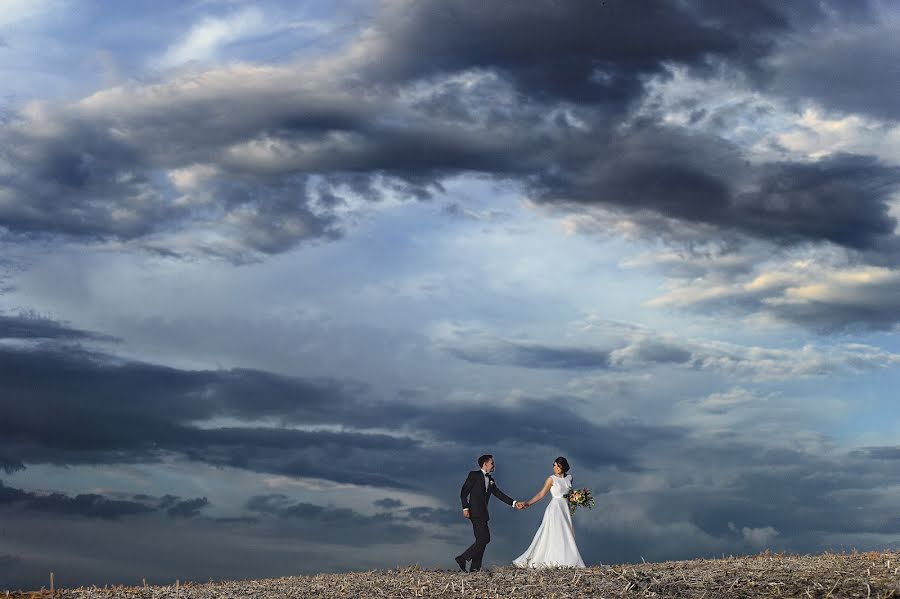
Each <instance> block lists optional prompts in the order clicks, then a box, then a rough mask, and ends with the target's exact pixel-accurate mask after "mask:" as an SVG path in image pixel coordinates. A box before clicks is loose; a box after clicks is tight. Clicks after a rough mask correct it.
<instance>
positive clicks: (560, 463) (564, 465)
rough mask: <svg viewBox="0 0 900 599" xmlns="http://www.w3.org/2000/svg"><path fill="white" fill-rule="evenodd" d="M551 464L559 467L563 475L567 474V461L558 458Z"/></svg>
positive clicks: (560, 457)
mask: <svg viewBox="0 0 900 599" xmlns="http://www.w3.org/2000/svg"><path fill="white" fill-rule="evenodd" d="M553 462H554V463H555V464H557V465H558V466H559V467H560V469H561V470H562V471H563V474H564V475H565V474H568V473H569V460H567V459H566V458H564V457H562V456H559V457H558V458H556V459H555V460H553Z"/></svg>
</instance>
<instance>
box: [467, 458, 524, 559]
mask: <svg viewBox="0 0 900 599" xmlns="http://www.w3.org/2000/svg"><path fill="white" fill-rule="evenodd" d="M487 481H488V485H487V487H485V475H484V473H483V472H482V471H481V470H473V471H472V472H469V476H468V477H467V478H466V482H464V483H463V486H462V490H461V491H460V492H459V498H460V500H461V501H462V506H463V509H468V510H469V519H470V520H471V521H472V530H473V532H474V533H475V542H474V543H472V545H471V546H470V547H469V548H468V549H466V550H465V551H464V552H463V554H462V555H461V556H460V557H462V558H463V559H464V560H466V561H471V562H472V566H471V568H470V570H480V569H481V559H482V558H483V557H484V549H485V547H487V544H488V543H490V542H491V530H490V529H489V528H488V520H490V519H491V516H490V514H489V513H488V502H489V501H490V500H491V495H496V496H497V498H498V499H499V500H500V501H502V502H504V503H505V504H506V505H509V506H512V504H513V500H512V498H511V497H510V496H509V495H507V494H506V493H504V492H503V491H501V490H500V489H498V488H497V485H496V484H495V483H494V478H493V477H492V476H491V475H490V474H488V475H487Z"/></svg>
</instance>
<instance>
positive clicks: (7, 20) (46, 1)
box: [0, 0, 64, 29]
mask: <svg viewBox="0 0 900 599" xmlns="http://www.w3.org/2000/svg"><path fill="white" fill-rule="evenodd" d="M63 6H64V2H62V1H61V0H0V29H2V28H4V27H9V26H12V25H18V24H20V23H22V22H24V21H27V20H29V19H33V18H35V17H39V16H42V15H45V14H47V13H49V12H52V11H55V10H59V9H61V8H62V7H63Z"/></svg>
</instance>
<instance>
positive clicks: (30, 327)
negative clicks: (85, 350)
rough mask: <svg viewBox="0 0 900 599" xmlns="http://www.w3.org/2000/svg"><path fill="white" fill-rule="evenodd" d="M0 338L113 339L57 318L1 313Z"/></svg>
mask: <svg viewBox="0 0 900 599" xmlns="http://www.w3.org/2000/svg"><path fill="white" fill-rule="evenodd" d="M0 339H66V340H84V341H86V340H94V341H111V340H113V338H112V337H108V336H105V335H98V334H96V333H91V332H89V331H81V330H78V329H73V328H70V327H67V326H66V325H64V324H62V323H59V322H56V321H55V320H51V319H48V318H43V317H40V316H36V315H28V314H24V315H18V316H9V315H4V314H0Z"/></svg>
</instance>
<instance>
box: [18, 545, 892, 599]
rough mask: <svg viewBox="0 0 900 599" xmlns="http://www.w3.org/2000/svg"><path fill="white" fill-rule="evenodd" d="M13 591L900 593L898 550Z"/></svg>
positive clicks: (110, 594) (198, 598)
mask: <svg viewBox="0 0 900 599" xmlns="http://www.w3.org/2000/svg"><path fill="white" fill-rule="evenodd" d="M7 596H8V597H9V598H10V599H24V598H26V597H27V598H29V599H37V598H41V597H55V598H59V599H100V598H103V599H113V598H131V599H134V598H146V599H226V598H228V599H232V598H236V597H256V598H260V599H281V598H285V599H287V598H290V599H299V598H324V597H447V598H449V597H485V598H487V597H518V598H526V599H528V598H537V597H542V598H558V599H562V598H565V597H572V598H575V597H579V598H580V597H588V596H591V597H594V596H596V597H601V596H603V597H685V598H688V597H697V598H700V597H704V598H705V599H713V598H716V597H809V598H818V597H821V598H824V597H866V598H869V599H873V598H887V597H898V596H900V553H897V552H895V551H883V552H878V551H871V552H866V553H859V552H853V553H824V554H820V555H785V554H781V553H772V552H768V551H767V552H764V553H761V554H758V555H751V556H742V557H733V556H732V557H723V558H720V559H695V560H688V561H669V562H659V563H641V564H619V565H599V566H592V567H589V568H586V569H584V570H575V569H564V568H561V569H546V570H520V569H517V568H513V567H503V568H491V569H490V570H486V571H484V572H480V573H477V574H463V573H462V572H459V571H455V572H454V571H451V570H434V569H425V568H421V567H419V566H416V565H413V566H406V567H398V568H396V569H393V570H373V571H368V572H349V573H336V574H318V575H313V576H291V577H285V578H272V579H263V580H245V581H217V582H212V581H211V582H208V583H200V584H198V583H184V584H181V583H179V584H178V585H169V586H144V587H125V586H117V587H107V588H100V587H80V588H77V589H57V590H55V592H54V593H53V594H51V593H50V592H49V591H46V590H42V591H37V592H31V593H19V592H16V593H13V592H10V593H8V595H7Z"/></svg>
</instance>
